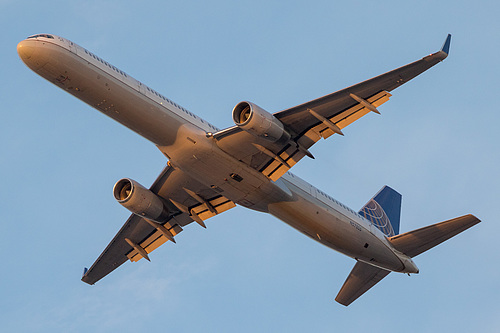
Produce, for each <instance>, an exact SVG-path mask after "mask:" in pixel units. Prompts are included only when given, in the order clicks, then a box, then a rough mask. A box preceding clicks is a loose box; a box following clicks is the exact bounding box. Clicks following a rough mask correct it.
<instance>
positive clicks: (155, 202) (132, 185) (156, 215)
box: [113, 178, 170, 223]
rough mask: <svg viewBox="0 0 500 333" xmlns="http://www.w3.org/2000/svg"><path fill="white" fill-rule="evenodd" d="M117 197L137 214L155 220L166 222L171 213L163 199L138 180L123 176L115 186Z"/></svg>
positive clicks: (123, 204)
mask: <svg viewBox="0 0 500 333" xmlns="http://www.w3.org/2000/svg"><path fill="white" fill-rule="evenodd" d="M113 195H114V197H115V199H116V200H117V201H118V202H119V203H120V204H121V205H122V206H123V207H125V208H127V209H128V210H130V211H131V212H132V213H134V214H135V215H138V216H140V217H144V218H147V219H148V220H152V221H155V222H160V223H161V222H164V221H165V220H166V219H167V218H168V217H169V215H170V212H169V210H168V208H167V207H166V206H165V204H164V203H163V200H162V199H161V198H160V197H159V196H157V195H156V194H154V193H153V192H151V191H150V190H148V189H147V188H145V187H144V186H142V185H141V184H139V183H138V182H136V181H135V180H132V179H128V178H123V179H120V180H119V181H118V182H116V184H115V186H114V187H113Z"/></svg>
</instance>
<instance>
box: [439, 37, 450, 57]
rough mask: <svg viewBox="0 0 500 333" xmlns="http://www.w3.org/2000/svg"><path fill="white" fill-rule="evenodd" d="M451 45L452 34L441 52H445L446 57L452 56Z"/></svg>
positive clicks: (447, 38)
mask: <svg viewBox="0 0 500 333" xmlns="http://www.w3.org/2000/svg"><path fill="white" fill-rule="evenodd" d="M450 44H451V34H448V36H447V37H446V40H445V41H444V44H443V47H442V48H441V51H442V52H444V53H445V54H446V55H448V54H450Z"/></svg>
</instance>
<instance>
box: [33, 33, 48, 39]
mask: <svg viewBox="0 0 500 333" xmlns="http://www.w3.org/2000/svg"><path fill="white" fill-rule="evenodd" d="M38 37H44V38H50V39H54V36H52V35H45V34H38V35H33V36H29V37H28V39H30V38H38Z"/></svg>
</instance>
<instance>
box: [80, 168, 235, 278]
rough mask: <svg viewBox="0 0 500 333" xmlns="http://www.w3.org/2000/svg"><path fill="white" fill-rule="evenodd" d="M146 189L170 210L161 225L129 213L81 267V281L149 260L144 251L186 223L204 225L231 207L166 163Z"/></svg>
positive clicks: (180, 228) (230, 204)
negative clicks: (94, 256)
mask: <svg viewBox="0 0 500 333" xmlns="http://www.w3.org/2000/svg"><path fill="white" fill-rule="evenodd" d="M150 190H151V191H152V192H153V193H156V194H158V195H159V196H160V197H162V198H164V199H166V200H165V203H166V204H167V205H168V207H169V209H170V210H171V211H172V212H174V213H173V214H172V215H171V216H170V217H169V218H168V220H167V221H165V222H164V223H163V224H162V225H160V224H156V223H155V222H152V221H147V220H146V219H144V218H142V217H140V216H137V215H135V214H132V215H131V216H130V217H129V218H128V220H127V221H126V222H125V224H124V225H123V227H122V228H121V229H120V231H118V233H117V234H116V236H115V237H114V238H113V240H112V241H111V242H110V243H109V245H108V246H107V247H106V249H105V250H104V251H103V252H102V254H101V255H100V256H99V258H97V260H96V261H95V262H94V264H93V265H92V266H91V267H90V269H88V270H87V269H86V270H85V272H84V275H83V277H82V281H83V282H85V283H88V284H94V283H96V282H97V281H99V280H100V279H102V278H103V277H104V276H106V275H108V274H109V273H111V272H112V271H113V270H115V269H116V268H118V267H119V266H120V265H122V264H123V263H124V262H125V261H127V260H130V261H138V260H140V259H141V258H146V259H147V260H149V257H148V255H147V254H148V253H151V252H152V251H153V250H155V249H156V248H158V247H159V246H160V245H162V244H163V243H165V242H166V241H168V240H169V239H170V240H173V239H174V238H173V236H176V235H177V234H178V233H180V232H181V231H182V230H183V228H184V227H185V226H186V225H188V224H190V223H191V222H193V221H196V222H198V223H199V224H201V225H202V226H205V225H204V222H203V221H204V220H206V219H208V218H210V217H212V216H215V215H216V214H219V213H222V212H224V211H226V210H228V209H230V208H233V207H235V204H234V203H233V202H232V201H231V200H229V199H227V198H225V197H224V196H222V195H220V193H218V192H216V191H215V190H213V189H211V188H209V187H206V186H205V185H202V184H201V183H199V182H197V181H196V180H194V179H192V178H191V177H189V176H188V175H186V174H185V173H184V172H182V171H181V170H179V169H174V168H172V167H170V166H167V167H165V169H163V171H162V172H161V174H160V176H158V178H157V179H156V181H155V182H154V183H153V185H152V186H151V188H150ZM202 198H203V199H202ZM165 230H167V232H165ZM174 242H175V240H174Z"/></svg>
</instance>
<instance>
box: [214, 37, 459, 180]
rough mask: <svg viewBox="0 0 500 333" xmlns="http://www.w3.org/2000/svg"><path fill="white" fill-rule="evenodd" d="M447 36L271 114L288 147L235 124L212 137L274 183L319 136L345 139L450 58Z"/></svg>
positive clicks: (305, 152) (448, 38)
mask: <svg viewBox="0 0 500 333" xmlns="http://www.w3.org/2000/svg"><path fill="white" fill-rule="evenodd" d="M450 42H451V35H448V37H447V38H446V41H445V43H444V45H443V47H442V48H441V50H440V51H438V52H436V53H433V54H431V55H428V56H426V57H424V58H422V59H420V60H417V61H415V62H412V63H410V64H408V65H406V66H403V67H400V68H397V69H395V70H392V71H390V72H387V73H385V74H382V75H379V76H377V77H374V78H371V79H369V80H367V81H364V82H361V83H358V84H355V85H353V86H350V87H348V88H345V89H342V90H339V91H337V92H334V93H332V94H329V95H326V96H323V97H320V98H318V99H315V100H312V101H309V102H307V103H304V104H301V105H297V106H295V107H292V108H289V109H286V110H283V111H280V112H277V113H274V114H273V115H274V117H275V118H277V119H278V120H279V121H281V123H282V124H283V125H284V128H285V129H286V130H287V131H288V133H290V134H291V139H290V140H289V141H288V142H286V143H270V142H269V141H266V140H265V139H261V138H257V137H256V136H253V135H252V134H250V133H248V132H246V131H244V130H242V129H240V128H239V127H238V126H233V127H230V128H228V129H226V130H223V131H220V132H218V133H215V134H214V138H215V139H216V140H217V144H218V146H219V147H221V149H223V150H225V151H226V152H227V153H229V154H230V155H233V156H234V157H236V158H237V159H238V160H240V161H242V162H244V163H246V164H248V165H249V166H251V167H253V168H254V169H257V170H259V171H260V172H262V173H263V174H264V175H266V176H267V177H269V178H270V179H271V180H277V179H278V178H280V177H281V176H282V175H283V174H284V173H285V172H286V171H288V169H290V168H291V167H293V165H295V164H296V163H297V162H298V161H299V160H300V159H302V158H303V157H304V156H306V155H307V156H309V157H312V155H311V153H310V152H309V151H308V149H309V148H310V147H311V146H312V145H314V144H315V143H316V142H317V141H319V139H321V138H324V139H326V138H328V137H330V136H331V135H333V134H340V135H343V133H342V129H343V128H344V127H346V126H347V125H349V124H351V123H353V122H354V121H356V120H358V119H359V118H361V117H363V116H364V115H366V114H367V113H369V112H375V113H379V112H378V110H377V107H378V106H380V105H382V104H383V103H385V102H387V101H388V100H389V97H391V96H392V95H391V94H390V91H392V90H394V89H396V88H397V87H399V86H401V85H402V84H404V83H406V82H408V81H410V80H411V79H413V78H414V77H416V76H417V75H419V74H421V73H423V72H425V71H426V70H427V69H429V68H431V67H432V66H434V65H436V64H438V63H439V62H441V61H442V60H444V59H445V58H446V57H447V56H448V52H449V48H450Z"/></svg>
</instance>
